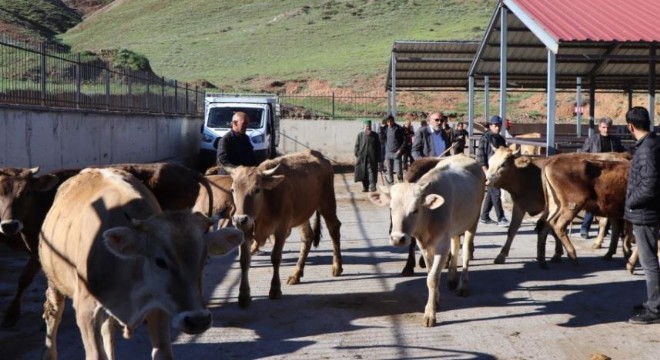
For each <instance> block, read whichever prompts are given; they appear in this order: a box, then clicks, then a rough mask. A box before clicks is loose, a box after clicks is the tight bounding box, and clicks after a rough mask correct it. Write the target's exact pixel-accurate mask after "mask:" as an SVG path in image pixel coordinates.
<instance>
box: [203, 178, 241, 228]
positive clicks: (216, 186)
mask: <svg viewBox="0 0 660 360" xmlns="http://www.w3.org/2000/svg"><path fill="white" fill-rule="evenodd" d="M204 178H206V181H207V182H208V183H209V186H210V187H211V196H209V193H208V191H207V190H206V189H200V191H199V195H198V196H197V201H195V206H193V211H199V212H204V211H206V209H207V208H208V204H209V202H211V203H212V206H213V207H212V209H211V215H210V216H211V217H212V219H213V220H214V221H216V219H218V220H219V221H220V227H225V226H228V225H229V224H231V217H232V215H233V214H234V210H235V206H234V198H233V196H232V194H231V184H232V180H231V176H229V175H206V176H204Z"/></svg>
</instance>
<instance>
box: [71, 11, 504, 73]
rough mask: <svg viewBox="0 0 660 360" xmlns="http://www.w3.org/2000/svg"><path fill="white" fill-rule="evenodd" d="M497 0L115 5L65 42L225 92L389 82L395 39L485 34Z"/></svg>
mask: <svg viewBox="0 0 660 360" xmlns="http://www.w3.org/2000/svg"><path fill="white" fill-rule="evenodd" d="M495 4H496V0H413V1H409V0H342V1H332V0H330V1H323V0H307V1H296V0H265V1H264V0H223V1H217V0H116V1H115V3H114V4H113V5H111V6H110V7H108V8H106V9H104V10H102V11H100V12H98V13H96V14H94V15H93V16H90V17H89V18H87V19H86V20H85V22H84V23H83V24H82V25H81V26H78V27H76V28H74V29H72V30H70V31H69V32H68V33H66V34H64V35H63V36H62V39H63V40H64V42H65V43H68V44H70V45H72V46H73V47H74V49H76V50H99V49H103V48H119V47H125V48H128V49H131V50H133V51H136V52H138V53H141V54H144V55H146V56H147V57H148V58H149V60H150V62H151V65H152V67H153V68H154V71H155V72H156V73H158V74H160V75H164V76H167V77H172V78H177V79H180V80H183V81H193V80H196V79H206V80H209V81H211V82H212V83H215V84H218V85H228V84H238V83H240V82H241V81H245V80H246V79H251V78H255V77H266V78H269V79H274V80H292V79H299V78H312V79H324V80H329V81H330V82H331V84H333V85H335V86H342V85H349V84H350V83H351V82H352V81H353V80H354V79H355V78H368V77H372V76H374V75H383V74H385V72H386V71H387V65H388V59H389V54H390V50H391V47H392V42H393V41H395V40H411V39H413V40H451V39H456V40H470V39H477V38H479V37H481V36H482V35H483V32H484V27H485V26H486V24H487V21H488V19H489V17H490V15H491V13H492V11H493V9H494V7H495Z"/></svg>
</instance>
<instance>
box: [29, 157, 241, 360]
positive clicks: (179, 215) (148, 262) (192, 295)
mask: <svg viewBox="0 0 660 360" xmlns="http://www.w3.org/2000/svg"><path fill="white" fill-rule="evenodd" d="M136 219H140V220H136ZM210 225H211V221H210V220H209V219H208V218H207V217H205V216H204V215H202V214H199V213H194V214H193V213H192V212H191V211H190V210H178V211H165V212H163V211H161V208H160V206H159V205H158V202H157V201H156V198H155V197H154V195H153V194H152V193H151V192H150V191H149V190H148V189H147V188H146V187H145V186H144V185H143V184H142V183H140V182H139V181H138V179H137V178H135V177H134V176H132V175H131V174H129V173H128V172H125V171H123V170H120V169H112V168H108V169H86V170H83V171H82V172H81V173H80V174H79V175H77V176H74V177H72V178H70V179H69V180H67V181H66V182H65V183H64V184H62V185H61V186H60V188H59V189H58V191H57V195H56V197H55V201H54V203H53V206H52V207H51V208H50V211H49V212H48V214H47V215H46V219H45V221H44V224H43V227H42V231H41V235H40V242H39V257H40V260H41V264H42V266H43V269H44V272H45V273H46V276H47V278H48V289H47V290H46V302H45V304H44V320H45V321H46V352H45V354H44V358H45V359H55V358H57V346H56V339H57V328H58V325H59V323H60V321H61V319H62V313H63V310H64V297H65V296H66V297H69V298H71V299H72V300H73V306H74V308H75V310H76V321H77V324H78V327H79V328H80V332H81V335H82V339H83V344H84V346H85V354H86V358H87V359H113V358H114V348H113V343H114V340H113V333H114V331H113V328H114V326H116V325H120V326H122V327H123V328H124V336H125V337H128V336H129V335H130V333H131V332H132V330H133V329H134V328H135V327H137V326H138V325H140V324H142V323H143V322H144V320H145V319H147V326H148V329H149V337H150V338H151V342H152V347H153V349H152V356H153V358H154V359H169V358H171V357H172V348H171V339H170V319H173V320H172V323H173V324H174V325H175V326H177V327H180V328H181V329H182V330H183V331H184V332H185V333H188V334H199V333H201V332H203V331H205V330H206V329H208V328H209V327H210V326H211V322H212V319H211V312H210V311H209V310H208V309H207V308H206V305H205V304H204V301H203V296H202V269H203V267H204V263H205V262H206V259H207V255H208V253H209V251H211V252H213V250H218V251H219V252H221V253H226V252H228V251H230V250H233V249H235V248H237V247H238V246H239V245H240V244H241V243H242V242H243V233H242V231H239V230H237V229H230V228H227V229H221V230H219V231H216V232H211V233H207V230H208V228H209V226H210Z"/></svg>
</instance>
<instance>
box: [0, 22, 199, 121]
mask: <svg viewBox="0 0 660 360" xmlns="http://www.w3.org/2000/svg"><path fill="white" fill-rule="evenodd" d="M0 103H6V104H27V105H41V106H54V107H67V108H80V109H99V110H115V111H131V112H156V113H169V114H191V115H201V114H203V113H204V89H198V88H197V87H194V88H191V87H190V86H189V85H188V84H187V83H183V84H180V83H178V82H177V81H176V80H171V79H166V78H165V77H159V76H156V75H155V74H153V73H152V72H150V71H135V70H130V69H124V68H117V67H114V66H111V65H107V64H106V63H105V62H104V61H102V60H100V59H99V58H98V57H97V56H95V55H92V54H81V53H76V54H73V53H70V52H69V51H68V49H66V48H65V47H63V46H61V45H58V44H52V43H37V44H32V43H27V42H24V41H19V40H15V39H12V38H10V37H8V36H6V35H3V36H2V37H0Z"/></svg>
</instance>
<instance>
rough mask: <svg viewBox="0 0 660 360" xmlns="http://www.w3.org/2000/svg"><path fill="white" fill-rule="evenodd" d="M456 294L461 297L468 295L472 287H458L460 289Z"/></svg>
mask: <svg viewBox="0 0 660 360" xmlns="http://www.w3.org/2000/svg"><path fill="white" fill-rule="evenodd" d="M456 295H458V296H460V297H468V296H470V289H465V288H462V289H458V291H456Z"/></svg>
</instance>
